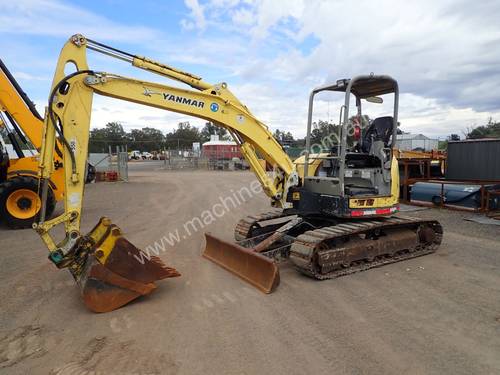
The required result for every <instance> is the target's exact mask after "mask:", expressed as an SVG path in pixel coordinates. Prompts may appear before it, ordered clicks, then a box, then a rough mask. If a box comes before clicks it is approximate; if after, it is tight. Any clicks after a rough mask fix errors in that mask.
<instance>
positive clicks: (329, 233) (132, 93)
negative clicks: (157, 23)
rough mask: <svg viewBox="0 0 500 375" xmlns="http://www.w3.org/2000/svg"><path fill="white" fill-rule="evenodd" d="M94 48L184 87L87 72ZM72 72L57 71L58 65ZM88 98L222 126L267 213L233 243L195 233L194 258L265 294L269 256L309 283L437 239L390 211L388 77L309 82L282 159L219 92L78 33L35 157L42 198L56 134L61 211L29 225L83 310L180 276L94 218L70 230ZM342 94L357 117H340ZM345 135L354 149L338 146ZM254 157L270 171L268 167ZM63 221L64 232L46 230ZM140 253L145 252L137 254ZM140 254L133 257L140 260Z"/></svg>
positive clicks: (431, 226) (420, 249) (76, 218)
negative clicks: (366, 109)
mask: <svg viewBox="0 0 500 375" xmlns="http://www.w3.org/2000/svg"><path fill="white" fill-rule="evenodd" d="M88 50H93V51H96V52H99V53H102V54H105V55H108V56H111V57H114V58H117V59H120V60H124V61H126V62H128V63H130V64H132V65H133V66H134V67H136V68H139V69H143V70H146V71H148V72H151V73H155V74H158V75H160V76H162V77H165V78H169V79H172V80H175V81H179V82H182V83H184V84H186V85H188V86H190V88H179V87H175V86H169V85H164V84H159V83H153V82H147V81H143V80H139V79H134V78H127V77H123V76H120V75H117V74H113V73H107V72H97V71H94V70H91V69H90V68H89V67H88V65H87V51H88ZM68 64H69V65H72V66H73V67H74V68H75V71H74V72H73V73H71V74H68V75H66V74H65V73H64V71H65V67H66V66H67V65H68ZM325 91H329V92H337V93H339V94H341V95H344V98H345V101H344V104H343V105H342V106H341V110H340V126H339V127H338V133H337V134H332V135H331V136H330V138H329V139H335V140H336V142H334V143H335V144H332V145H329V147H328V149H327V150H324V151H323V152H320V153H311V152H310V150H311V149H312V148H313V147H312V145H311V128H312V114H313V105H314V98H315V96H316V95H317V94H319V93H321V92H325ZM94 94H99V95H104V96H107V97H112V98H116V99H120V100H126V101H130V102H134V103H138V104H142V105H146V106H150V107H155V108H160V109H164V110H167V111H173V112H177V113H183V114H188V115H192V116H196V117H199V118H202V119H205V120H208V121H212V122H213V123H215V124H217V125H219V126H222V127H224V128H226V129H227V130H228V131H229V133H230V134H231V136H232V137H233V139H234V140H235V141H236V142H237V143H238V145H239V146H240V149H241V152H242V154H243V156H244V157H245V159H246V160H247V161H248V163H249V165H250V166H251V168H252V171H253V172H254V173H255V175H256V177H257V179H258V181H259V182H260V183H261V185H262V187H263V190H264V192H265V193H266V194H267V195H268V196H269V197H270V198H271V205H272V206H273V210H272V211H270V212H267V213H263V214H260V215H253V216H249V217H246V218H243V219H242V220H241V221H240V222H239V223H238V224H237V225H236V228H235V240H236V242H235V243H229V242H225V241H222V240H220V239H218V238H216V237H213V236H211V235H210V234H206V241H207V243H206V248H205V251H204V253H203V256H204V257H206V258H208V259H210V260H211V261H213V262H215V263H217V264H219V265H220V266H222V267H224V268H226V269H227V270H229V271H231V272H233V273H234V274H236V275H238V276H239V277H241V278H242V279H244V280H246V281H247V282H249V283H251V284H252V285H254V286H255V287H257V288H259V289H260V290H262V291H264V292H266V293H270V292H272V291H273V290H274V289H275V288H276V287H277V285H278V283H279V269H278V266H277V263H278V262H279V261H280V260H281V259H284V258H285V259H289V260H290V261H291V262H292V263H293V264H294V265H295V267H296V268H297V269H298V270H299V271H300V272H302V273H304V274H306V275H309V276H311V277H313V278H316V279H328V278H333V277H338V276H342V275H346V274H350V273H353V272H357V271H361V270H365V269H368V268H372V267H376V266H381V265H383V264H386V263H390V262H395V261H400V260H405V259H409V258H413V257H416V256H420V255H424V254H429V253H432V252H434V251H435V250H436V249H437V247H438V246H439V244H440V243H441V238H442V228H441V225H440V224H439V223H438V222H437V221H434V220H420V219H415V218H405V217H396V216H393V214H395V213H396V212H397V211H398V208H399V207H398V194H399V178H398V164H397V160H396V158H395V157H394V155H393V147H394V144H395V137H396V129H397V117H398V96H399V92H398V84H397V82H396V81H395V80H394V79H393V78H391V77H389V76H385V75H380V76H377V75H373V74H371V75H366V76H357V77H355V78H352V79H342V80H339V81H337V82H335V83H334V84H331V85H326V86H323V87H319V88H316V89H314V90H313V91H312V93H311V95H310V100H309V114H308V122H307V137H306V152H305V155H304V156H303V157H301V158H299V159H298V160H296V161H295V162H292V161H291V159H290V158H289V157H288V155H287V154H286V152H285V151H284V150H283V148H282V146H281V145H280V144H279V143H278V142H277V141H276V140H275V139H274V138H273V136H272V134H271V132H270V131H269V129H268V128H267V126H266V125H264V124H263V123H262V122H260V121H259V120H258V119H257V118H256V117H255V116H253V114H252V113H251V112H250V111H249V109H248V108H247V107H246V106H245V105H243V104H242V103H241V102H240V101H239V100H238V99H237V98H236V97H235V96H234V95H233V94H232V93H231V92H230V91H229V89H228V87H227V85H226V84H225V83H220V84H215V85H213V84H210V83H207V82H205V81H203V80H202V79H201V78H200V77H198V76H195V75H193V74H190V73H186V72H183V71H181V70H178V69H176V68H173V67H170V66H168V65H165V64H162V63H159V62H155V61H153V60H151V59H149V58H146V57H142V56H138V55H133V54H130V53H127V52H124V51H121V50H119V49H116V48H113V47H110V46H107V45H104V44H102V43H99V42H96V41H94V40H91V39H87V38H85V37H84V36H82V35H79V34H78V35H74V36H72V37H71V38H70V39H69V40H68V42H67V43H66V44H65V46H64V47H63V49H62V51H61V54H60V57H59V61H58V64H57V68H56V72H55V76H54V81H53V83H52V89H51V93H50V96H49V103H48V107H47V110H46V112H47V113H46V116H45V123H44V133H43V142H42V144H43V147H42V153H41V158H40V164H39V168H40V172H39V173H40V179H41V184H40V186H41V196H42V202H43V201H45V200H44V199H43V197H45V196H46V195H47V190H48V181H49V179H50V178H51V176H52V174H53V162H52V160H53V154H54V145H55V139H56V136H58V137H59V140H60V143H61V148H62V151H63V161H64V162H63V168H64V173H65V190H66V194H65V197H64V204H65V210H64V213H63V214H62V215H60V216H58V217H56V218H54V219H51V220H45V209H44V207H43V205H42V210H41V215H40V220H39V222H37V223H36V224H34V228H35V230H36V231H37V232H38V233H39V234H40V235H41V237H42V239H43V241H44V242H45V244H46V245H47V247H48V249H49V259H50V260H51V261H52V262H53V263H54V264H55V265H56V266H57V267H58V268H68V269H69V271H70V272H71V273H72V275H73V277H74V278H75V280H76V282H77V284H78V285H79V287H80V289H81V292H82V299H83V301H84V302H85V304H86V305H87V307H88V308H89V309H91V310H92V311H96V312H106V311H111V310H114V309H116V308H119V307H121V306H123V305H125V304H126V303H128V302H129V301H131V300H133V299H135V298H137V297H139V296H141V295H146V294H149V293H150V292H151V291H153V290H154V288H155V281H157V280H160V279H163V278H166V277H175V276H179V273H178V272H177V271H176V270H175V269H173V268H170V267H167V266H166V265H165V264H164V263H163V262H162V261H161V260H160V259H159V258H158V257H154V256H149V255H148V256H147V257H145V256H140V255H141V250H139V249H137V248H136V247H135V246H133V245H132V244H131V243H130V242H128V241H127V240H126V239H125V238H124V237H123V234H122V232H121V230H120V229H119V228H118V227H117V226H116V225H114V224H112V223H111V221H110V220H109V219H107V218H102V219H101V220H100V221H99V223H98V224H97V225H96V226H95V227H94V229H93V230H92V231H90V233H88V234H82V233H81V232H80V221H81V214H82V203H83V191H84V180H83V176H84V171H85V160H86V157H87V152H88V141H89V126H90V114H91V110H92V98H93V95H94ZM383 95H392V96H393V100H394V106H393V110H392V113H391V116H385V117H379V118H377V119H375V120H374V121H373V122H372V123H371V124H370V125H369V126H368V127H367V128H366V129H362V128H361V126H360V124H361V121H359V120H360V119H361V116H362V112H361V109H362V102H364V101H367V102H372V103H380V102H382V101H383V99H382V98H381V96H383ZM351 101H355V106H356V109H357V113H356V116H355V118H356V119H357V120H358V121H357V122H356V121H354V125H353V126H351V123H350V122H349V118H350V117H349V111H350V104H351ZM351 128H352V130H353V136H354V138H355V139H356V144H354V145H352V146H348V142H347V139H348V132H349V131H350V130H351ZM259 158H263V159H265V161H266V164H267V166H268V167H269V168H271V169H272V174H268V172H267V171H266V166H263V165H262V164H261V163H260V161H259ZM59 224H64V227H65V238H63V239H62V240H61V241H56V240H55V239H54V238H53V236H52V235H51V234H50V231H51V230H52V229H53V228H54V227H56V226H57V225H59ZM142 255H144V253H142ZM139 260H140V261H139Z"/></svg>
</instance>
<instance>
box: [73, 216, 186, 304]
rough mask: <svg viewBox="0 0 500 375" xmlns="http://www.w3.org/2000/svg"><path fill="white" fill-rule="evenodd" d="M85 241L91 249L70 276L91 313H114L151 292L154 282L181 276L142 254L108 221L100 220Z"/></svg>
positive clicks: (151, 257)
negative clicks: (90, 241) (89, 240)
mask: <svg viewBox="0 0 500 375" xmlns="http://www.w3.org/2000/svg"><path fill="white" fill-rule="evenodd" d="M87 238H91V239H92V243H93V244H94V245H93V248H92V249H91V251H89V252H88V253H89V254H88V256H87V257H86V259H85V261H84V263H83V265H82V266H81V267H80V268H79V269H78V272H74V271H73V275H74V276H75V278H76V280H77V283H78V285H79V286H80V290H81V294H82V299H83V301H84V303H85V305H86V306H87V307H88V308H89V309H90V310H92V311H94V312H108V311H112V310H116V309H118V308H120V307H122V306H123V305H125V304H127V303H129V302H130V301H132V300H134V299H136V298H138V297H140V296H142V295H147V294H149V293H151V292H152V291H153V290H154V289H156V285H155V283H154V282H155V281H156V280H161V279H165V278H167V277H176V276H180V274H179V273H178V272H177V271H176V270H175V269H174V268H170V267H167V266H166V265H165V264H164V263H163V262H162V260H161V259H160V258H158V257H155V256H150V257H146V256H145V255H146V254H145V253H141V250H139V249H138V248H136V247H135V246H134V245H133V244H131V243H130V242H129V241H127V240H126V239H125V238H123V236H122V233H121V231H120V229H119V228H118V227H117V226H116V225H114V224H111V222H110V221H109V219H106V218H102V219H101V220H100V221H99V223H98V224H97V225H96V227H95V228H94V229H93V230H92V231H91V232H90V233H89V234H88V235H87Z"/></svg>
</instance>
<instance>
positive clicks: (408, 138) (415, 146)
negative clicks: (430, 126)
mask: <svg viewBox="0 0 500 375" xmlns="http://www.w3.org/2000/svg"><path fill="white" fill-rule="evenodd" d="M438 145H439V141H438V140H437V139H431V138H429V137H427V136H425V135H423V134H409V133H406V134H398V135H397V138H396V148H398V149H400V150H404V151H413V150H418V151H432V150H437V149H438Z"/></svg>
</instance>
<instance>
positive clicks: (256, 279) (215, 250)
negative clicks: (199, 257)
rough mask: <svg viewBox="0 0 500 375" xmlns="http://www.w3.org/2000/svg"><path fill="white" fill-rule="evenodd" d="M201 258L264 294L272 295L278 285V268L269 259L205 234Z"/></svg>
mask: <svg viewBox="0 0 500 375" xmlns="http://www.w3.org/2000/svg"><path fill="white" fill-rule="evenodd" d="M205 239H206V246H205V251H204V252H203V256H204V257H205V258H207V259H209V260H211V261H212V262H214V263H216V264H218V265H219V266H221V267H223V268H225V269H226V270H228V271H229V272H232V273H233V274H235V275H236V276H238V277H240V278H242V279H243V280H245V281H246V282H248V283H250V284H252V285H253V286H254V287H256V288H257V289H259V290H261V291H262V292H264V293H272V292H273V291H274V290H275V289H276V288H277V287H278V285H279V283H280V274H279V268H278V266H277V264H276V263H275V262H273V261H272V260H271V259H269V258H267V257H265V256H264V255H261V254H259V253H258V252H256V251H254V250H252V249H247V248H245V247H243V246H240V245H238V244H233V243H229V242H226V241H223V240H221V239H219V238H217V237H214V236H212V235H211V234H208V233H205Z"/></svg>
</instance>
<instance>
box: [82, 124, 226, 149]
mask: <svg viewBox="0 0 500 375" xmlns="http://www.w3.org/2000/svg"><path fill="white" fill-rule="evenodd" d="M211 135H218V136H219V139H221V140H228V139H230V137H229V135H228V132H227V130H226V129H224V128H221V127H217V126H215V125H214V124H212V123H210V122H207V123H206V124H205V126H204V127H203V128H202V129H201V130H200V129H198V128H197V127H195V126H192V125H191V124H190V123H189V122H180V123H179V124H178V125H177V128H176V129H173V130H172V131H171V132H168V133H166V134H164V133H163V132H162V131H161V130H158V129H155V128H150V127H145V128H142V129H132V130H131V131H129V132H127V131H125V130H124V129H123V126H122V124H120V123H119V122H109V123H107V124H106V125H105V127H104V128H98V129H92V130H91V131H90V143H89V151H90V152H108V151H109V147H111V148H112V150H113V151H115V150H116V147H117V146H121V147H124V146H125V145H126V146H127V148H128V150H129V151H131V150H140V151H146V152H152V151H159V150H163V149H180V150H186V149H191V148H192V146H193V143H195V142H200V143H204V142H207V141H209V140H210V136H211Z"/></svg>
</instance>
